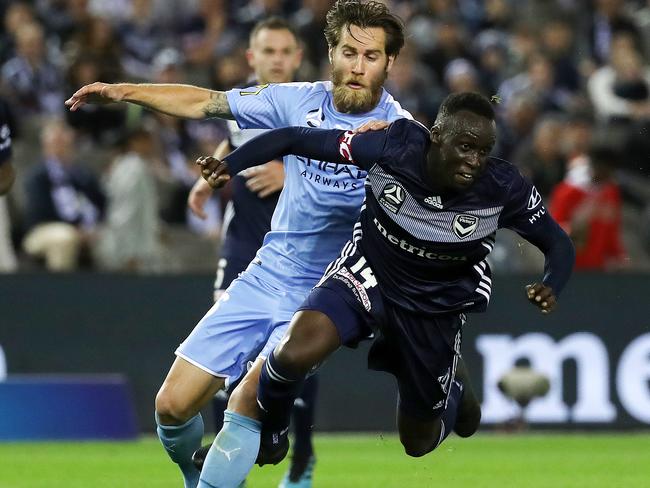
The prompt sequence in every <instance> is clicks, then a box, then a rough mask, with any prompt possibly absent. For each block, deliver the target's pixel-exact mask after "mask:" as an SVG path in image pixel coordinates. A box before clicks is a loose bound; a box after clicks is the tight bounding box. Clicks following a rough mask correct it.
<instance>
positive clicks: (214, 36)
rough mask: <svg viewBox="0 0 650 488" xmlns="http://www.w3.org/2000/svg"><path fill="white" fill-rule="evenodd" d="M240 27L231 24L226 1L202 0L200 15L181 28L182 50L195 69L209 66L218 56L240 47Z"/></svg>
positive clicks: (200, 0) (198, 10) (197, 12)
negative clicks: (238, 43)
mask: <svg viewBox="0 0 650 488" xmlns="http://www.w3.org/2000/svg"><path fill="white" fill-rule="evenodd" d="M237 27H238V26H237V24H236V23H230V22H229V19H228V7H227V2H225V0H199V5H198V9H197V11H196V13H195V14H194V15H193V16H191V17H190V18H189V19H187V20H186V21H185V22H184V24H183V25H182V26H181V36H182V49H183V54H184V57H185V59H186V61H187V63H188V64H189V68H191V69H201V68H205V67H207V66H208V65H209V64H210V62H211V61H212V59H213V57H214V56H220V55H222V54H225V53H227V52H229V51H230V50H231V49H232V48H233V47H234V46H236V45H237V42H238V40H239V39H238V37H237V30H238V29H237Z"/></svg>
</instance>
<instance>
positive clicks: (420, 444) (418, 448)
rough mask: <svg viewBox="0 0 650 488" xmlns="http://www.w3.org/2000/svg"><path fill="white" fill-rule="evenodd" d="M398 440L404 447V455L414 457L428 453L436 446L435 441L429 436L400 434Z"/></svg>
mask: <svg viewBox="0 0 650 488" xmlns="http://www.w3.org/2000/svg"><path fill="white" fill-rule="evenodd" d="M399 440H400V442H401V443H402V446H403V447H404V452H405V453H406V455H407V456H411V457H416V458H417V457H422V456H424V455H425V454H429V453H430V452H431V451H433V450H434V449H435V447H436V441H435V440H434V439H429V438H423V437H411V436H402V435H400V439H399Z"/></svg>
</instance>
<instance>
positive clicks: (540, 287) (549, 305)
mask: <svg viewBox="0 0 650 488" xmlns="http://www.w3.org/2000/svg"><path fill="white" fill-rule="evenodd" d="M526 297H527V298H528V301H529V302H531V303H532V304H533V305H535V306H536V307H539V308H540V309H541V311H542V313H544V314H546V313H550V312H552V311H553V309H554V308H555V305H557V298H556V297H555V293H553V289H552V288H551V287H550V286H546V285H544V284H542V283H533V284H532V285H526Z"/></svg>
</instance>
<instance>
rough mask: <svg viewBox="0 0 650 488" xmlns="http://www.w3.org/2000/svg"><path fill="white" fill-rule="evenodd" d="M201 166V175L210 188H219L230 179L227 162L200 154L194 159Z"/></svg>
mask: <svg viewBox="0 0 650 488" xmlns="http://www.w3.org/2000/svg"><path fill="white" fill-rule="evenodd" d="M196 164H198V165H199V166H200V167H201V176H202V177H203V179H204V180H205V181H207V182H208V185H210V187H211V188H221V187H222V186H223V185H225V184H226V183H228V181H230V175H229V174H228V164H227V163H226V162H225V161H221V160H219V159H217V158H214V157H212V156H201V157H200V158H198V159H197V160H196Z"/></svg>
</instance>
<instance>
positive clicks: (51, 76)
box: [2, 23, 64, 115]
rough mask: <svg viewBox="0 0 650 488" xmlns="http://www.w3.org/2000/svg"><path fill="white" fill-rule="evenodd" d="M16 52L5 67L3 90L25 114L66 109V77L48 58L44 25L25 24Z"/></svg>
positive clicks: (19, 36) (20, 28) (18, 39)
mask: <svg viewBox="0 0 650 488" xmlns="http://www.w3.org/2000/svg"><path fill="white" fill-rule="evenodd" d="M15 41H16V55H15V56H14V57H12V58H11V59H9V61H7V62H6V63H5V64H4V65H3V66H2V85H3V86H2V89H3V91H4V92H5V95H6V96H7V98H8V99H9V100H10V101H11V103H12V105H13V106H14V107H15V109H16V110H17V111H18V112H20V113H21V114H23V115H27V114H30V115H33V114H38V113H44V114H57V113H61V112H62V111H63V108H64V107H63V92H62V88H63V87H62V77H61V73H60V72H59V68H58V67H57V66H55V65H54V64H53V63H51V62H50V61H49V60H48V57H47V54H46V51H45V38H44V34H43V28H42V27H41V26H40V25H38V24H34V23H32V24H24V25H21V26H20V27H19V28H18V30H17V31H16V38H15Z"/></svg>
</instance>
